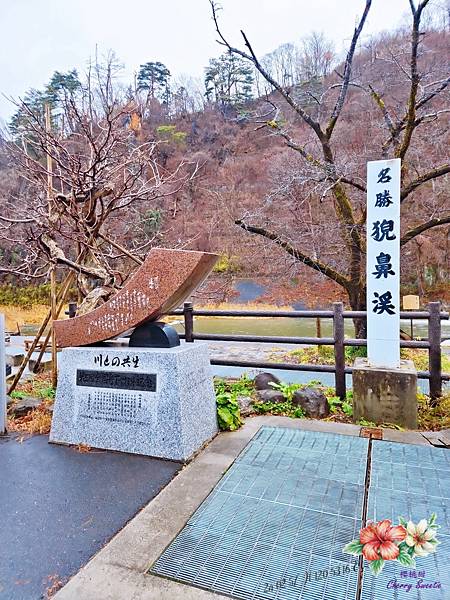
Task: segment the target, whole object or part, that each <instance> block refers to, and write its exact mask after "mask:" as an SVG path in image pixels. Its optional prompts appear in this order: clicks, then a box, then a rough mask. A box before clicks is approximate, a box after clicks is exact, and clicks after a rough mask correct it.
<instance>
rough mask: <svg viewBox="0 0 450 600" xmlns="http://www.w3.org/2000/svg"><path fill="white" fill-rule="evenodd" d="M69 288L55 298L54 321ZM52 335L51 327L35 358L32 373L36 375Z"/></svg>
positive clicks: (62, 305)
mask: <svg viewBox="0 0 450 600" xmlns="http://www.w3.org/2000/svg"><path fill="white" fill-rule="evenodd" d="M69 289H70V287H69V286H68V287H65V288H64V290H62V292H61V295H60V297H59V298H57V300H58V304H57V307H56V315H55V319H57V318H58V317H59V315H60V313H61V311H62V309H63V308H64V303H65V301H66V296H67V293H68V292H69ZM52 335H53V327H51V328H50V329H49V331H48V333H47V335H46V337H45V340H44V343H43V344H42V347H41V350H40V352H39V356H38V357H37V360H36V363H35V365H34V369H33V373H37V372H38V370H39V366H40V364H41V361H42V357H43V355H44V352H45V351H46V349H47V346H48V343H49V341H50V337H51V336H52Z"/></svg>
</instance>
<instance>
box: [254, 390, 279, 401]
mask: <svg viewBox="0 0 450 600" xmlns="http://www.w3.org/2000/svg"><path fill="white" fill-rule="evenodd" d="M258 399H259V400H261V402H285V401H286V398H285V397H284V396H283V394H282V393H281V392H280V391H279V390H273V389H272V390H258Z"/></svg>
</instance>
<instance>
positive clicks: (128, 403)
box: [79, 391, 154, 425]
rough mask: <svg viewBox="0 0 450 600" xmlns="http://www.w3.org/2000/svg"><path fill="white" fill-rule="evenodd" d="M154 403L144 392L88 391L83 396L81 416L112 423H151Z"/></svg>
mask: <svg viewBox="0 0 450 600" xmlns="http://www.w3.org/2000/svg"><path fill="white" fill-rule="evenodd" d="M153 413H154V405H153V403H149V402H148V400H147V401H146V400H145V399H144V398H143V397H142V394H128V393H126V392H117V391H111V392H105V391H98V392H97V391H95V392H88V393H87V395H86V396H84V397H83V398H82V401H81V409H80V413H79V417H81V418H83V419H94V420H97V421H110V422H112V423H133V424H135V425H136V424H139V423H141V424H150V423H152V422H153V420H154V414H153Z"/></svg>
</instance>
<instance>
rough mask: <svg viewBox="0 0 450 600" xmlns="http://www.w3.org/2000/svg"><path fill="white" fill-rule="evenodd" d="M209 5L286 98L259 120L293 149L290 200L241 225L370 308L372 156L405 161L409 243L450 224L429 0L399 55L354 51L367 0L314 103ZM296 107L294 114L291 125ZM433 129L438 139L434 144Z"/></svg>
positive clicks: (441, 88)
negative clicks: (427, 20)
mask: <svg viewBox="0 0 450 600" xmlns="http://www.w3.org/2000/svg"><path fill="white" fill-rule="evenodd" d="M210 3H211V8H212V15H213V19H214V23H215V27H216V31H217V33H218V36H219V43H220V44H221V45H223V46H225V47H226V48H227V49H228V50H229V51H230V52H232V53H234V54H236V55H238V56H240V57H242V58H244V59H246V60H247V61H249V62H250V63H251V64H253V66H254V68H255V69H256V70H257V71H258V72H259V73H260V75H261V76H262V77H263V78H264V79H265V81H266V82H267V83H268V84H269V85H270V86H271V88H272V90H274V91H275V92H276V94H275V97H278V99H279V100H276V99H274V100H271V101H270V103H271V109H272V113H271V115H272V116H271V117H268V116H267V114H266V115H265V116H264V117H263V118H261V119H260V124H259V127H260V128H267V130H269V131H270V132H271V133H273V134H275V135H277V136H281V138H282V139H283V140H284V142H285V144H286V146H287V147H288V148H289V149H290V150H291V151H294V158H293V159H292V161H290V163H289V164H288V165H287V169H283V177H279V181H278V187H277V189H276V192H275V195H276V196H277V197H278V198H283V199H284V201H285V204H284V205H283V206H284V208H285V210H284V212H283V211H282V210H281V208H280V209H279V210H277V211H276V212H274V210H273V203H272V204H271V200H272V201H273V196H272V198H271V197H270V196H269V198H268V199H266V201H265V202H263V203H262V204H261V207H260V211H258V213H256V214H255V213H253V214H244V215H241V217H240V218H238V219H236V224H237V225H239V226H240V227H242V228H243V229H244V230H245V231H248V232H250V233H252V234H256V235H258V236H261V237H262V238H264V239H266V240H271V241H272V242H273V243H274V244H276V245H277V246H278V247H279V248H281V249H283V250H284V251H285V252H287V253H288V254H289V255H290V256H291V257H293V259H294V260H295V261H297V262H298V263H301V264H303V265H306V266H308V267H310V268H311V269H314V270H315V271H317V272H319V273H321V274H323V275H325V276H326V277H328V278H330V279H331V280H333V281H334V282H336V283H337V284H339V285H340V286H341V287H342V288H343V289H344V290H345V292H346V293H347V296H348V299H349V304H350V306H351V307H352V308H353V309H355V310H362V309H365V307H366V291H365V289H366V288H365V218H366V213H365V192H366V187H365V182H364V179H365V177H364V172H365V163H366V161H367V160H373V159H376V158H388V157H398V158H401V159H402V190H401V201H402V222H403V224H404V229H405V225H406V230H405V231H404V232H403V236H402V239H401V245H402V246H405V244H408V243H409V242H410V241H411V240H413V239H415V238H416V237H417V236H418V235H420V234H423V233H424V232H426V231H429V230H430V229H432V228H435V227H438V226H440V225H443V224H445V223H450V213H449V212H448V203H447V207H446V205H445V200H446V196H445V191H444V185H443V184H444V183H445V181H446V175H447V174H448V173H449V172H450V165H449V163H448V162H447V161H446V156H447V153H446V145H447V143H448V126H447V125H446V121H445V116H446V113H448V112H449V109H448V104H447V105H445V104H443V103H444V101H445V100H448V99H447V98H446V92H447V90H448V86H449V83H450V77H449V76H448V71H447V72H446V71H445V67H444V66H443V65H444V64H445V61H444V60H443V56H442V55H439V54H438V53H436V55H435V59H433V58H432V57H430V54H432V53H431V52H428V51H427V50H428V49H427V46H426V41H425V40H426V38H425V36H424V32H423V31H422V29H421V23H422V16H423V13H424V11H425V9H426V7H427V5H428V4H429V0H422V1H421V2H420V3H419V4H418V5H417V6H416V5H415V3H414V2H413V0H409V5H410V9H411V15H412V27H411V31H410V34H409V42H408V44H404V41H405V38H404V36H403V37H402V36H401V35H400V36H399V37H398V39H396V40H394V41H395V44H392V47H394V46H396V48H397V50H398V52H397V53H395V52H394V51H392V52H389V51H388V52H387V54H386V56H383V57H381V56H378V55H377V54H376V53H375V55H374V54H373V52H372V53H367V52H366V53H364V52H360V53H359V54H356V50H357V47H358V44H359V41H360V37H361V33H362V31H363V28H364V24H365V22H366V19H367V15H368V13H369V11H370V7H371V0H366V1H365V4H364V9H363V12H362V15H361V18H360V19H359V22H358V24H357V26H356V28H355V30H354V32H353V36H352V39H351V42H350V47H349V50H348V52H347V56H346V58H345V61H344V64H343V65H342V67H341V68H339V69H338V70H337V71H336V74H335V75H334V76H333V77H332V78H331V82H330V84H329V85H328V87H324V88H323V90H322V91H321V92H320V94H317V95H315V96H314V97H313V102H312V106H309V105H305V104H304V103H302V102H301V101H297V100H296V99H295V98H294V97H293V95H292V94H291V93H290V90H289V89H288V88H285V87H284V86H283V85H282V83H280V82H279V81H277V80H276V79H275V78H274V77H272V75H271V74H270V73H269V72H268V71H267V70H266V68H265V67H264V65H263V64H262V62H261V61H260V60H259V59H258V58H257V56H256V54H255V51H254V49H253V47H252V45H251V43H250V41H249V40H248V39H247V37H246V35H245V33H244V32H241V33H242V36H243V40H244V44H245V49H244V50H243V49H240V48H236V47H233V46H232V45H231V44H230V43H229V42H228V41H227V39H226V37H225V36H224V34H223V33H222V31H221V30H220V27H219V23H218V7H217V5H216V4H215V3H214V1H213V0H210ZM441 34H442V35H444V34H443V33H442V32H441ZM436 35H437V34H436ZM442 45H443V46H444V48H445V43H444V44H442ZM403 46H405V47H403ZM407 46H409V48H408V47H407ZM405 49H406V50H407V54H405ZM445 53H447V55H448V39H447V49H446V50H445V49H444V55H445ZM433 60H435V61H437V62H436V64H433ZM420 66H421V67H422V70H420ZM385 73H387V77H385V78H384V80H383V77H384V75H383V74H385ZM370 78H372V80H371V79H370ZM376 81H381V82H383V81H384V84H383V89H377V86H376V84H375V82H376ZM369 103H370V105H369ZM289 111H290V114H293V115H294V118H293V119H291V120H290V122H289V121H287V116H286V115H287V114H289ZM343 116H344V119H343ZM443 117H444V118H443ZM352 122H353V123H354V125H353V126H352ZM430 135H434V136H435V140H434V144H432V147H431V150H430V144H429V137H430ZM425 139H428V146H425V145H424V140H425ZM425 147H426V148H427V149H428V150H427V152H426V154H425V155H424V154H423V149H424V148H425ZM280 172H281V170H280ZM430 185H431V189H430ZM422 191H424V192H426V193H422ZM419 199H420V200H421V203H420V204H419V205H418V204H417V202H418V200H419ZM414 200H415V201H414ZM355 326H356V330H357V335H359V336H364V335H365V327H364V324H363V323H362V322H361V321H360V320H358V321H357V322H356V323H355Z"/></svg>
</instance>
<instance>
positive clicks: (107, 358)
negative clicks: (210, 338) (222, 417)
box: [50, 342, 217, 462]
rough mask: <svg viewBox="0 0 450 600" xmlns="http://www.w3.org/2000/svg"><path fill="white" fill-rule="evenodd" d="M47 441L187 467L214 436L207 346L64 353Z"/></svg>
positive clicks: (92, 349) (113, 346)
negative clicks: (171, 462) (146, 456)
mask: <svg viewBox="0 0 450 600" xmlns="http://www.w3.org/2000/svg"><path fill="white" fill-rule="evenodd" d="M58 369H59V376H58V388H57V393H56V401H55V407H54V413H53V422H52V427H51V432H50V442H55V443H63V444H80V443H83V444H87V445H89V446H92V447H95V448H104V449H110V450H118V451H122V452H130V453H134V454H145V455H148V456H155V457H160V458H168V459H171V460H180V461H184V462H185V461H187V460H189V458H191V457H192V455H193V454H194V453H195V452H196V451H197V450H198V449H199V448H201V446H202V445H203V444H204V443H205V442H207V441H208V440H210V439H211V438H212V437H213V436H214V435H215V434H216V433H217V412H216V399H215V394H214V387H213V381H212V374H211V369H210V363H209V355H208V348H207V345H206V344H204V343H201V342H195V343H194V344H186V343H183V344H182V345H181V346H178V347H175V348H129V347H128V346H127V345H118V344H114V343H113V342H111V343H108V344H105V345H104V346H96V347H83V348H80V347H73V348H65V349H64V350H62V351H61V352H60V354H59V360H58Z"/></svg>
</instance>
